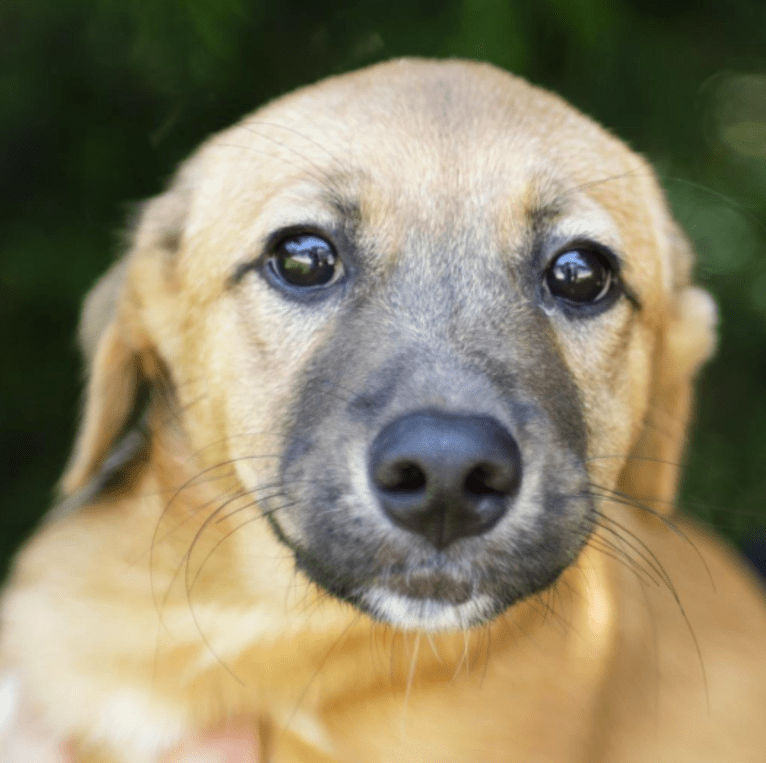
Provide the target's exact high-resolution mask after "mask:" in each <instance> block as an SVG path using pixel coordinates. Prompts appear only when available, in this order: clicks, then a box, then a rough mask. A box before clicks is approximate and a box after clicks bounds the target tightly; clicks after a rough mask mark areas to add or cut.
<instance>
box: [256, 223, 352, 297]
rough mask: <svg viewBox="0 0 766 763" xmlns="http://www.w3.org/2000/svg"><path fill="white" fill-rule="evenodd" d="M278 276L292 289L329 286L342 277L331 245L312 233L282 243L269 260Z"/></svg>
mask: <svg viewBox="0 0 766 763" xmlns="http://www.w3.org/2000/svg"><path fill="white" fill-rule="evenodd" d="M269 264H270V267H271V268H272V270H273V271H274V272H275V273H276V275H277V276H278V277H279V278H280V279H281V280H282V281H284V282H285V283H287V284H289V285H290V286H298V287H302V288H311V287H316V286H328V285H329V284H330V283H332V282H333V281H336V280H337V279H338V278H339V277H340V274H341V264H340V260H339V259H338V255H337V254H336V253H335V249H334V248H333V246H332V244H330V243H329V242H328V241H325V240H324V239H323V238H320V237H319V236H315V235H314V234H313V233H299V234H297V235H293V236H289V237H287V238H285V239H282V241H280V242H279V243H278V244H277V246H276V248H275V250H274V254H273V255H272V256H271V258H270V260H269Z"/></svg>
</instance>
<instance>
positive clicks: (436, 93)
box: [0, 60, 766, 763]
mask: <svg viewBox="0 0 766 763" xmlns="http://www.w3.org/2000/svg"><path fill="white" fill-rule="evenodd" d="M296 226H297V228H296V229H300V230H309V231H312V232H315V233H317V234H318V235H322V236H324V237H325V238H328V239H330V240H332V241H333V243H334V245H335V247H336V249H337V250H338V254H339V257H340V259H341V260H342V261H343V265H344V268H345V273H346V274H345V280H344V281H343V284H342V285H339V286H338V287H336V288H333V290H328V291H327V293H326V295H325V296H323V297H322V298H318V299H308V298H304V297H297V298H296V297H295V296H294V295H290V294H286V293H285V292H284V291H283V290H280V288H279V286H278V285H275V284H274V283H273V282H269V279H268V278H267V277H264V266H263V260H264V257H265V256H266V255H268V250H269V247H271V246H273V237H274V235H275V232H277V231H280V230H283V231H284V230H292V229H293V228H295V227H296ZM586 239H587V240H589V241H596V242H598V243H600V244H601V245H603V246H605V247H609V249H610V250H611V251H613V252H615V253H616V256H617V258H618V259H619V263H620V265H619V267H620V274H619V279H620V283H621V288H622V292H621V293H620V294H619V295H618V296H617V298H616V301H614V303H613V304H610V305H609V306H608V307H606V308H604V309H602V310H599V311H595V312H593V313H592V314H589V315H584V314H579V313H576V312H575V311H572V310H568V308H567V307H566V306H562V305H561V304H558V303H556V302H555V300H552V299H551V296H550V294H548V293H547V292H546V291H545V288H544V287H543V286H542V284H543V280H544V276H543V273H544V269H545V264H546V263H547V262H548V261H549V260H550V257H551V256H552V254H553V253H555V252H557V251H561V250H562V248H564V249H565V248H566V246H567V245H573V244H572V242H578V241H583V240H586ZM691 265H692V255H691V251H690V248H689V246H688V243H687V241H686V238H685V236H684V234H683V233H682V232H681V231H680V229H679V228H678V226H677V225H676V223H675V222H674V221H673V219H672V217H671V215H670V213H669V212H668V209H667V206H666V203H665V201H664V199H663V195H662V192H661V190H660V188H659V185H658V183H657V181H656V179H655V177H654V174H653V173H652V171H651V169H650V168H649V167H648V165H647V164H646V162H645V161H644V160H643V159H641V158H640V157H638V156H637V155H635V154H634V153H632V152H631V151H630V150H628V149H627V148H626V147H625V146H624V145H623V144H622V143H620V142H619V141H618V140H616V139H615V138H614V137H612V136H611V135H609V134H608V133H607V132H605V131H604V130H603V129H601V128H600V127H598V126H597V125H595V124H594V123H593V122H591V121H590V120H589V119H587V118H586V117H584V116H582V115H581V114H579V113H577V112H576V111H575V110H573V109H572V108H571V107H569V106H568V105H566V104H565V103H564V102H563V101H561V100H560V99H559V98H557V97H556V96H554V95H552V94H550V93H547V92H545V91H542V90H540V89H537V88H535V87H532V86H530V85H528V84H527V83H525V82H524V81H522V80H520V79H518V78H515V77H513V76H511V75H509V74H507V73H504V72H501V71H499V70H497V69H495V68H493V67H491V66H488V65H485V64H479V63H470V62H460V61H448V62H434V61H417V60H402V61H393V62H390V63H385V64H381V65H378V66H374V67H371V68H369V69H365V70H362V71H359V72H356V73H353V74H348V75H344V76H341V77H337V78H333V79H330V80H327V81H324V82H322V83H320V84H318V85H315V86H313V87H310V88H306V89H304V90H300V91H298V92H296V93H294V94H292V95H289V96H286V97H284V98H282V99H280V100H277V101H275V102H274V103H271V104H269V105H268V106H266V107H264V108H263V109H261V110H260V111H258V112H256V113H255V114H254V115H252V116H250V117H248V118H246V119H245V120H243V121H242V122H241V123H240V124H238V125H236V126H235V127H233V128H231V129H229V130H227V131H225V132H223V133H221V134H219V135H217V136H214V137H213V138H211V139H210V140H209V141H208V142H207V143H206V144H205V145H203V146H202V148H201V149H200V150H199V151H198V152H197V153H196V154H195V155H194V156H193V157H192V158H191V159H190V160H189V161H188V162H187V163H186V164H184V165H183V167H182V168H181V170H180V171H179V173H178V175H177V177H176V178H175V179H174V181H173V182H172V183H171V185H170V187H169V189H168V190H167V191H166V192H165V193H163V194H162V195H161V196H159V197H157V198H156V199H154V200H152V201H150V202H149V203H148V204H147V205H146V207H145V209H144V210H143V213H142V214H141V218H140V222H139V224H138V226H137V228H136V231H135V234H134V235H133V240H132V245H131V247H130V250H129V251H128V253H127V254H126V255H125V257H124V258H123V259H122V260H121V261H120V262H119V263H118V264H117V265H116V266H115V267H114V268H113V269H112V270H111V271H110V273H109V274H107V276H105V278H104V279H103V280H102V281H101V282H100V283H99V284H98V285H97V287H96V288H95V290H94V292H93V293H92V295H91V296H90V297H89V298H88V300H87V302H86V306H85V310H84V320H83V327H82V332H81V340H82V346H83V349H84V353H85V355H86V365H87V369H88V388H87V394H86V402H85V409H84V414H83V419H82V425H81V429H80V434H79V437H78V440H77V444H76V447H75V451H74V455H73V457H72V460H71V463H70V464H69V466H68V468H67V471H66V473H65V475H64V478H63V482H62V484H63V492H64V495H65V496H67V498H66V499H65V501H64V509H63V510H61V509H60V510H59V512H58V514H57V515H56V517H55V519H54V520H52V521H50V522H48V523H47V524H46V525H45V526H44V527H43V528H42V529H41V530H40V531H39V532H38V533H37V534H36V535H35V537H33V538H32V540H31V541H30V542H29V543H28V544H27V545H26V547H25V548H24V549H23V550H22V552H21V553H20V555H19V557H18V559H17V560H16V564H15V568H14V571H13V574H12V576H11V579H10V582H9V584H8V587H7V588H6V591H5V595H4V599H3V605H2V607H3V608H2V647H1V652H0V655H1V659H2V665H3V669H4V670H5V671H6V673H7V675H8V676H10V678H9V681H11V682H12V683H9V684H7V685H8V686H12V687H13V689H14V692H15V693H16V694H18V695H23V698H24V702H25V703H27V705H28V706H29V707H32V708H34V712H35V714H36V715H37V716H38V717H39V718H41V719H43V721H44V723H45V725H46V727H47V728H49V729H50V730H51V734H52V735H53V736H54V737H55V738H58V739H62V740H64V739H66V740H69V742H70V744H71V749H72V750H73V753H74V757H75V760H76V761H77V763H155V761H156V760H157V758H158V756H160V755H161V754H163V753H164V752H165V751H167V750H168V749H170V748H172V747H173V746H174V745H176V744H178V742H179V740H180V739H181V738H182V737H183V736H184V735H186V734H188V733H192V732H194V731H195V730H198V729H205V728H210V727H215V726H219V725H221V724H223V723H225V722H226V721H227V719H231V718H235V717H236V718H240V719H242V718H244V719H247V721H246V722H248V723H252V724H253V727H254V728H256V729H257V730H258V734H259V736H260V739H261V744H262V748H263V751H264V756H265V757H264V759H265V760H268V761H275V762H276V761H279V762H282V761H290V762H296V763H297V762H299V761H307V762H308V761H317V762H318V761H344V762H346V763H351V762H355V763H358V762H359V761H365V763H374V762H375V761H378V762H379V763H390V762H391V761H402V762H405V761H407V762H410V763H412V762H414V761H418V763H429V762H430V763H437V761H438V762H441V763H443V762H444V761H448V762H449V763H469V762H470V763H474V762H475V761H482V762H483V763H510V762H511V761H524V762H525V763H527V762H528V761H541V762H542V761H553V762H555V763H564V762H570V761H572V762H574V761H581V762H582V763H596V762H597V761H604V762H605V763H606V762H608V763H638V762H639V761H641V762H642V763H649V762H651V763H660V762H661V761H668V762H670V763H681V762H682V761H694V762H695V763H699V762H700V761H711V762H712V761H715V762H716V763H720V761H728V762H729V763H733V762H734V761H742V762H744V761H756V760H762V759H763V755H764V754H766V753H764V752H763V751H764V749H766V724H764V720H763V719H764V710H766V647H765V646H764V645H766V609H765V608H764V599H763V595H762V591H761V590H760V587H759V585H758V582H757V581H756V580H755V579H754V578H753V577H752V576H751V575H750V574H749V573H748V572H747V571H746V570H745V569H744V567H743V566H742V565H741V564H740V563H739V562H738V561H737V559H736V558H735V556H734V555H733V554H732V552H731V551H730V550H729V549H728V548H727V547H726V546H725V545H724V544H723V543H721V542H720V541H719V540H717V539H715V538H713V537H711V536H710V535H708V534H707V533H706V532H704V531H702V530H701V529H699V528H698V527H696V526H695V525H693V524H692V523H691V522H690V521H688V520H687V519H684V518H683V517H680V516H678V515H676V514H673V513H672V502H673V500H674V496H675V491H676V485H677V476H678V463H679V460H680V459H681V454H682V448H683V444H684V436H685V431H686V426H687V421H688V416H689V407H690V397H691V385H692V380H693V377H694V375H695V374H696V372H697V370H698V369H699V367H700V365H701V364H702V363H703V361H704V360H705V359H706V358H707V357H708V356H709V355H710V353H711V351H712V349H713V346H714V324H715V308H714V305H713V304H712V301H711V300H710V298H709V297H708V295H707V294H706V293H705V292H703V291H701V290H700V289H699V288H697V287H696V286H694V285H693V284H692V283H691V280H690V278H691V277H690V272H691ZM141 390H144V391H146V394H143V395H142V394H139V392H140V391H141ZM137 401H143V402H141V403H140V404H139V403H138V402H137ZM425 409H428V410H431V409H437V410H443V411H447V412H461V413H467V414H476V415H482V416H490V417H493V418H494V419H495V420H497V421H500V422H501V423H502V424H503V426H505V427H506V428H507V429H508V430H509V431H511V432H513V434H514V437H515V438H516V440H517V441H518V443H519V448H520V450H521V457H522V463H523V469H524V471H523V478H522V482H521V488H520V492H519V495H518V497H517V499H516V501H515V503H514V506H513V508H512V509H511V510H509V511H508V513H507V514H506V515H505V516H504V517H503V518H502V519H501V520H500V521H499V522H498V524H497V526H495V527H493V528H492V529H491V530H490V531H489V532H487V533H485V534H483V535H480V536H478V537H471V538H464V539H461V540H460V541H458V542H456V543H454V544H453V545H452V546H450V547H449V548H447V549H445V550H443V551H441V552H436V551H435V550H434V549H433V548H431V547H429V546H428V544H427V543H424V542H421V540H422V539H420V538H417V537H415V536H414V535H412V534H409V533H407V532H405V531H404V530H402V529H401V528H398V527H394V526H393V525H392V524H391V523H390V522H389V521H388V520H387V519H386V517H384V515H383V513H382V512H381V511H380V510H379V508H378V507H377V505H376V503H375V500H374V497H373V496H372V492H371V490H370V487H369V477H368V471H367V468H366V466H365V458H366V455H365V454H366V453H367V452H368V449H369V447H370V443H371V442H372V441H373V440H374V438H375V436H376V434H377V433H378V432H380V431H381V429H382V427H384V426H385V425H386V424H387V423H388V422H391V421H392V420H394V419H395V418H396V417H397V416H402V415H405V414H407V413H408V412H411V411H418V410H425ZM128 422H134V423H133V424H130V427H129V428H130V431H131V433H132V434H131V436H132V437H133V438H134V439H133V440H131V441H129V443H128V446H125V445H124V444H123V445H118V443H119V442H120V437H121V436H122V435H123V434H124V432H125V430H126V426H128ZM135 422H137V423H135ZM136 432H140V433H142V437H140V438H137V436H136ZM123 443H124V441H123ZM131 443H132V444H131ZM136 443H137V444H136ZM115 452H116V453H117V454H118V455H117V457H115V455H114V454H115ZM16 694H14V696H16ZM13 733H14V731H13V729H11V730H10V734H11V735H12V734H13ZM15 733H17V734H18V733H21V732H19V731H18V730H17V731H16V732H15ZM14 763H17V761H14Z"/></svg>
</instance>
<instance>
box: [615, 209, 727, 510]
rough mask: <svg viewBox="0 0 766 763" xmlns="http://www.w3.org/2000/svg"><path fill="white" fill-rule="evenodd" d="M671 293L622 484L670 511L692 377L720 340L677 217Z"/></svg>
mask: <svg viewBox="0 0 766 763" xmlns="http://www.w3.org/2000/svg"><path fill="white" fill-rule="evenodd" d="M669 242H670V249H671V253H672V265H673V268H672V269H673V275H672V278H673V281H674V289H673V294H672V297H671V300H670V303H669V306H668V310H667V316H666V318H665V320H664V322H663V325H662V326H661V328H660V335H659V340H658V343H657V347H656V351H655V356H654V368H653V377H652V389H651V399H650V403H649V410H648V413H647V416H646V419H645V421H644V425H643V430H642V432H641V434H640V436H639V438H638V441H637V443H636V445H635V447H634V448H633V451H632V453H631V454H630V456H629V458H628V461H627V463H626V466H625V468H624V469H623V472H622V474H621V476H620V481H619V489H620V491H621V492H623V493H625V494H626V495H627V496H630V497H631V498H634V499H637V500H638V501H639V502H640V503H641V504H642V505H644V506H647V507H648V508H650V509H652V510H653V511H655V512H658V513H662V514H668V513H670V512H671V511H672V509H673V506H674V502H675V498H676V491H677V489H678V477H679V474H680V467H681V463H680V462H681V459H682V457H683V451H684V446H685V444H686V434H687V428H688V425H689V418H690V413H691V405H692V391H693V382H694V378H695V376H696V374H697V372H698V371H699V369H700V367H701V366H702V364H703V363H704V362H705V361H706V360H707V359H708V358H710V356H711V355H712V354H713V352H714V350H715V346H716V324H717V317H718V312H717V309H716V305H715V302H714V301H713V299H712V297H711V296H710V295H709V294H708V293H707V292H706V291H704V290H703V289H701V288H699V287H697V286H694V285H692V284H691V282H690V281H691V268H692V263H693V252H692V248H691V245H690V243H689V240H688V238H687V236H686V234H685V233H684V232H683V231H682V230H681V229H680V227H678V226H677V225H676V224H675V223H673V224H672V228H671V231H670V236H669Z"/></svg>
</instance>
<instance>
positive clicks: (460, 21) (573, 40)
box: [0, 0, 766, 560]
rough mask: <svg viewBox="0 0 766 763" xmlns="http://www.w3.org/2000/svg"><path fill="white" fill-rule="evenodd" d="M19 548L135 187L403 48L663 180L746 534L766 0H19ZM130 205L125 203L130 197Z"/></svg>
mask: <svg viewBox="0 0 766 763" xmlns="http://www.w3.org/2000/svg"><path fill="white" fill-rule="evenodd" d="M0 43H1V44H2V47H3V50H4V55H3V58H4V62H3V66H2V67H0V135H2V136H3V138H2V151H1V153H0V177H2V179H3V184H2V187H1V190H0V193H1V194H2V198H1V199H0V201H1V202H2V207H1V208H2V210H3V215H4V219H3V225H2V231H3V235H2V237H1V238H0V321H2V322H1V323H0V326H2V333H1V334H0V342H2V347H1V348H0V351H1V352H2V357H3V359H4V362H3V364H2V365H1V366H0V389H2V394H1V396H0V456H1V457H2V463H3V471H2V477H3V487H2V491H0V496H1V497H0V502H1V505H0V512H1V514H0V521H2V524H3V529H4V532H3V533H2V535H1V536H0V560H2V559H4V558H7V555H8V553H9V552H10V550H11V549H12V548H13V547H14V546H15V545H16V544H17V543H18V541H19V540H20V538H21V537H22V536H23V535H25V534H26V533H27V532H28V531H29V530H30V528H31V527H32V525H33V524H34V522H35V521H36V520H37V518H38V517H39V515H40V513H41V512H42V511H43V510H44V509H45V508H46V507H47V506H48V505H49V503H50V500H51V495H52V487H53V485H54V484H55V480H56V477H57V474H58V473H59V471H60V469H61V467H62V465H63V463H64V461H65V458H66V454H67V449H68V447H69V444H70V443H71V440H72V436H73V431H74V424H75V417H76V410H77V404H78V396H79V371H78V362H77V358H76V354H75V352H74V347H73V340H72V337H73V336H74V331H75V326H76V320H77V311H78V307H79V303H80V301H81V298H82V296H83V294H84V293H85V291H86V290H87V288H88V287H89V286H90V284H91V283H92V282H93V280H94V279H95V278H96V276H97V275H98V274H100V273H101V272H103V271H104V269H105V268H106V267H107V265H108V264H109V262H110V261H111V260H112V258H113V257H114V256H115V254H116V253H117V252H118V251H119V248H120V236H119V231H120V230H121V229H122V226H123V224H124V219H125V218H126V217H127V216H128V213H129V210H130V205H131V203H133V202H134V201H135V200H138V199H141V198H143V197H146V196H149V195H152V194H154V193H156V192H157V191H158V190H160V188H161V187H162V184H163V181H164V179H165V178H166V177H168V176H169V174H170V173H171V171H172V169H173V167H174V166H175V165H176V164H177V162H178V161H179V160H180V159H182V158H183V157H184V156H185V155H187V154H188V153H189V152H190V151H191V150H192V149H193V147H194V146H195V145H196V144H197V143H198V142H199V141H200V140H201V139H202V138H204V137H205V136H206V135H207V134H209V133H210V132H211V131H212V130H214V129H218V128H221V127H224V126H226V125H227V124H228V123H230V122H232V121H233V120H234V119H236V118H237V117H239V116H240V115H242V114H244V113H245V112H247V111H250V110H252V109H253V108H254V107H255V106H257V105H258V104H260V103H262V102H263V101H265V100H267V99H268V98H271V97H273V96H275V95H278V94H279V93H281V92H284V91H287V90H289V89H291V88H293V87H295V86H297V85H300V84H305V83H308V82H311V81H313V80H316V79H318V78H319V77H322V76H325V75H328V74H333V73H337V72H341V71H345V70H348V69H352V68H356V67H359V66H363V65H365V64H367V63H370V62H373V61H376V60H380V59H384V58H389V57H393V56H398V55H425V56H465V57H471V58H481V59H486V60H489V61H492V62H494V63H497V64H499V65H501V66H504V67H506V68H509V69H511V70H513V71H516V72H517V73H519V74H522V75H524V76H526V77H528V78H529V79H531V80H532V81H534V82H537V83H538V84H541V85H544V86H546V87H548V88H550V89H553V90H556V91H558V92H560V93H561V94H562V95H563V96H564V97H566V98H567V99H569V100H570V101H572V102H573V103H575V104H576V105H578V106H579V107H580V108H581V109H582V110H583V111H585V112H587V113H589V114H591V115H593V116H594V117H595V118H596V119H598V120H599V121H600V122H602V123H604V124H606V125H607V126H608V127H610V128H611V129H612V130H614V132H615V133H617V134H618V135H620V136H622V137H624V138H626V139H627V140H628V141H629V142H630V143H631V144H632V145H633V146H634V147H635V148H636V149H638V150H639V151H642V152H643V153H645V154H647V155H648V156H649V158H650V159H652V160H653V161H654V163H655V165H656V166H657V167H658V170H659V171H660V173H661V176H662V178H663V181H664V183H665V185H666V188H667V190H668V193H669V195H670V198H671V200H672V203H673V205H674V207H675V209H676V212H677V215H678V216H679V219H680V220H681V222H682V223H683V224H684V225H685V226H686V227H687V228H688V230H689V232H690V234H691V236H692V237H693V239H694V241H695V244H696V246H697V249H698V251H699V254H700V266H699V274H700V277H701V279H702V280H703V282H704V283H705V284H707V285H708V286H709V288H710V289H711V290H713V292H714V293H715V294H716V296H717V298H718V301H719V304H720V306H721V312H722V323H721V338H722V350H721V353H720V355H719V359H718V361H717V362H716V363H715V364H714V365H713V366H712V367H711V368H710V370H709V371H708V372H707V374H706V376H705V378H704V381H703V384H702V389H701V394H700V401H699V426H698V428H697V430H696V435H695V437H694V440H693V442H692V447H691V451H690V456H689V469H688V476H687V479H686V482H685V486H684V491H683V496H684V501H685V503H686V504H687V506H688V507H689V508H690V509H691V510H694V511H696V512H697V513H699V514H700V516H702V517H703V518H705V519H707V520H710V521H712V522H714V523H715V524H716V525H717V526H718V527H719V528H722V529H724V530H725V531H726V532H729V533H730V534H731V536H732V537H734V538H735V539H740V540H741V539H743V538H744V537H746V535H747V534H748V533H751V532H752V531H753V528H755V527H757V526H759V525H761V524H762V521H763V516H764V512H765V511H766V509H764V506H763V503H764V501H763V496H766V469H764V468H763V464H764V463H766V395H764V390H765V388H766V355H764V347H765V346H766V342H765V341H764V340H766V257H765V256H764V244H765V243H766V228H765V226H764V223H763V222H762V221H764V220H766V105H764V104H766V80H765V79H764V78H763V77H758V76H754V77H749V78H748V77H743V76H741V75H745V74H752V75H760V74H761V73H762V72H763V71H764V51H766V4H764V3H761V2H759V0H729V1H728V2H727V3H718V4H704V3H703V4H699V3H686V2H682V1H681V0H632V2H628V0H539V1H538V2H534V3H533V2H524V0H510V1H509V0H385V2H384V1H383V0H358V1H357V2H347V3H338V2H334V3H331V2H326V1H325V0H280V2H276V1H275V0H215V1H213V0H180V1H178V2H163V0H151V1H150V0H132V1H131V0H35V2H29V0H5V2H4V3H3V5H2V6H1V7H0ZM126 205H127V206H126Z"/></svg>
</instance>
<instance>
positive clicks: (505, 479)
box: [463, 464, 514, 496]
mask: <svg viewBox="0 0 766 763" xmlns="http://www.w3.org/2000/svg"><path fill="white" fill-rule="evenodd" d="M509 471H510V470H507V469H502V468H501V467H498V466H497V465H495V464H478V465H477V466H475V467H474V468H473V469H471V471H470V472H468V474H467V475H466V478H465V482H464V483H463V489H464V490H465V491H466V493H469V494H470V495H474V496H484V495H508V494H509V493H510V492H511V491H512V490H513V488H514V480H513V475H512V474H510V473H509Z"/></svg>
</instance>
